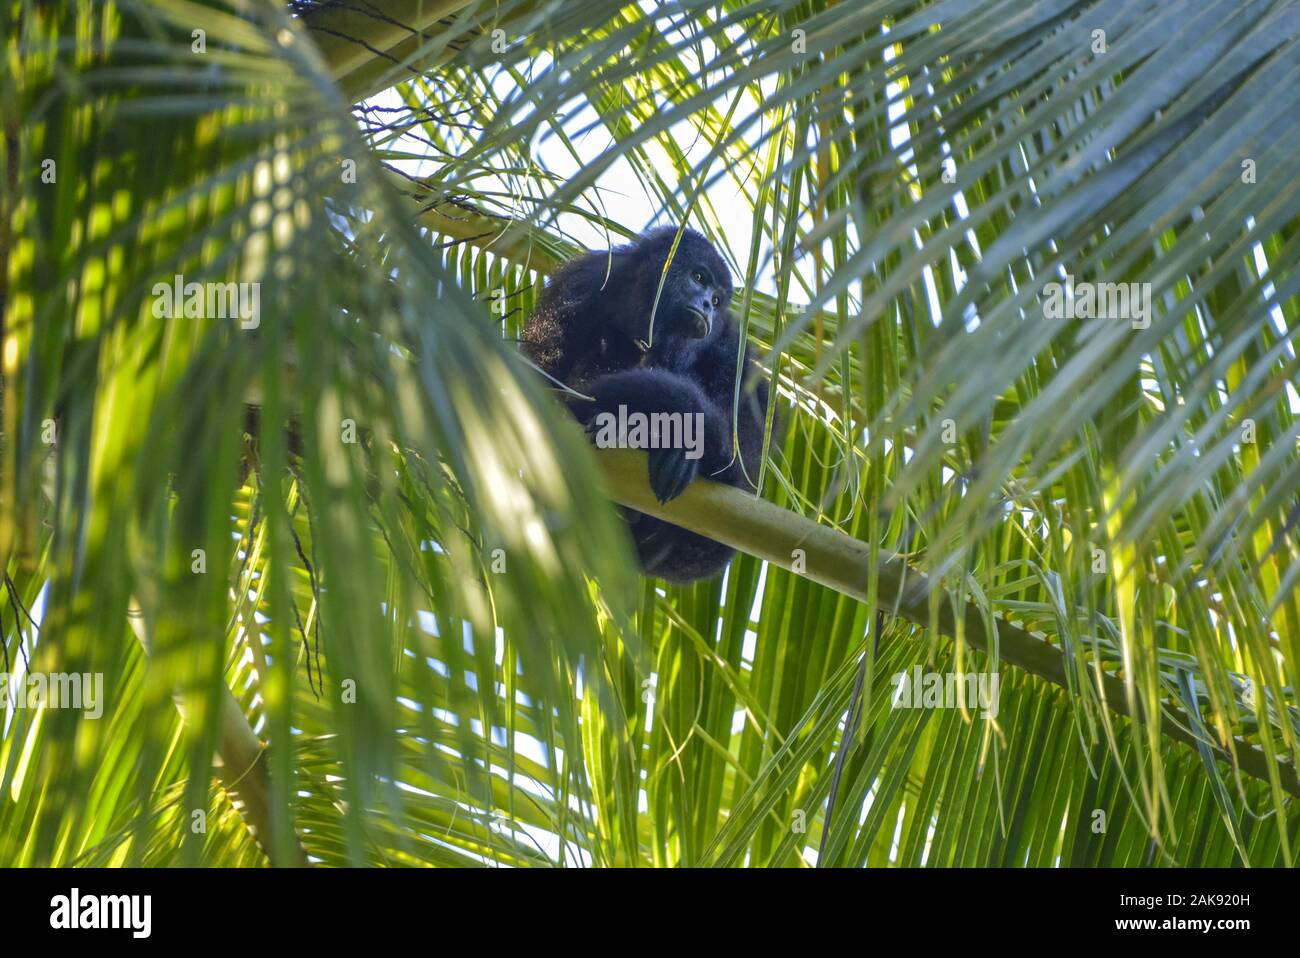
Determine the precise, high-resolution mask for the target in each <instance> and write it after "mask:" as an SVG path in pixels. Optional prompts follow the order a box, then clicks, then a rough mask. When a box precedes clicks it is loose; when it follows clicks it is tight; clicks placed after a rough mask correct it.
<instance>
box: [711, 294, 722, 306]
mask: <svg viewBox="0 0 1300 958" xmlns="http://www.w3.org/2000/svg"><path fill="white" fill-rule="evenodd" d="M720 302H722V300H720V299H719V298H718V297H717V296H716V295H715V296H714V297H713V305H714V306H715V307H716V306H717V305H718V303H720Z"/></svg>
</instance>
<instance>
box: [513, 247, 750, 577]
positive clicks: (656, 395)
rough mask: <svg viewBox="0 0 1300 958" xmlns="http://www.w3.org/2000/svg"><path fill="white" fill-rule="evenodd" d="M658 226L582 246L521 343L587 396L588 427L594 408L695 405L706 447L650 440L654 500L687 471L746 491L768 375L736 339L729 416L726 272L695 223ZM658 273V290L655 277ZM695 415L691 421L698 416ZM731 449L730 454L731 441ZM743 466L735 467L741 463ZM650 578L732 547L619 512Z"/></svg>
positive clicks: (731, 344)
mask: <svg viewBox="0 0 1300 958" xmlns="http://www.w3.org/2000/svg"><path fill="white" fill-rule="evenodd" d="M676 235H677V230H676V228H675V227H665V228H662V229H657V230H654V231H652V232H651V233H649V234H647V235H646V236H645V237H644V238H642V239H641V240H640V242H637V243H633V244H630V245H628V246H620V247H617V248H615V249H613V250H610V251H609V252H608V253H588V254H587V255H585V256H582V257H579V258H578V259H576V260H573V261H572V262H570V263H568V264H567V265H565V266H564V267H563V268H561V269H560V270H559V271H558V272H557V273H556V274H555V276H554V277H553V278H552V280H551V282H550V284H549V285H548V286H547V288H546V291H545V292H544V293H543V294H542V298H541V302H540V304H539V305H538V307H537V310H536V311H535V312H534V313H533V316H532V318H531V319H530V321H529V323H528V325H527V327H526V329H525V331H524V335H523V342H524V350H525V353H526V354H527V355H528V357H529V358H530V359H532V361H533V362H534V363H536V364H537V365H538V367H540V368H541V369H542V370H543V371H544V372H545V373H547V374H548V375H549V376H551V377H553V378H554V379H556V380H558V381H559V382H562V383H564V384H565V385H567V386H569V387H570V388H571V389H573V390H575V391H577V392H579V393H583V394H584V395H586V396H591V397H593V399H594V401H591V400H586V399H569V400H568V403H569V407H570V408H571V409H572V410H573V413H574V415H575V416H577V418H578V420H579V421H580V422H582V423H583V424H584V425H586V426H587V427H588V431H589V432H592V433H593V435H594V434H595V430H594V428H593V426H594V424H595V423H596V421H597V419H598V417H599V415H600V414H601V413H608V414H610V415H612V416H615V417H616V416H618V414H619V407H620V406H624V407H626V411H627V412H628V413H641V414H643V415H644V416H650V415H652V414H655V413H685V414H692V413H700V414H702V416H703V426H704V435H703V448H702V449H699V448H696V449H695V450H694V451H693V452H692V454H691V455H692V456H697V458H692V457H691V456H688V454H687V450H686V449H684V448H651V449H649V478H650V487H651V489H653V490H654V493H655V496H656V498H658V500H659V501H660V502H668V501H669V500H670V499H673V498H675V497H676V496H679V495H681V493H682V492H683V491H684V490H685V489H686V486H687V485H688V484H689V483H690V482H691V480H692V479H694V478H695V477H696V476H703V477H704V478H706V479H712V480H714V481H716V482H725V483H727V484H728V485H731V486H736V487H737V488H741V489H753V488H754V486H753V483H754V482H755V481H756V480H757V478H758V474H759V464H760V458H761V456H762V449H763V426H764V420H765V417H766V415H767V402H768V390H767V383H766V381H765V380H764V379H763V378H762V376H761V375H760V374H759V373H758V372H757V365H756V363H754V361H753V357H752V354H751V350H750V349H749V347H748V346H747V345H746V346H744V362H743V364H742V365H741V366H740V368H741V369H742V370H743V375H744V382H742V384H741V389H740V393H739V403H740V409H739V413H738V415H736V416H735V417H734V422H735V424H736V426H737V427H738V428H737V433H738V435H737V439H738V442H737V443H735V444H734V445H733V443H732V424H733V415H732V414H733V410H734V404H735V402H736V389H735V384H736V370H737V359H738V358H739V356H740V352H741V348H742V344H741V342H740V334H739V332H738V330H737V329H736V325H735V323H734V321H733V320H732V318H731V314H730V312H729V311H728V309H727V305H728V303H729V302H730V300H731V294H732V286H731V272H730V271H729V270H728V269H727V264H726V263H725V262H724V261H723V259H722V257H721V256H719V255H718V253H717V251H716V250H715V249H714V248H713V246H712V245H711V244H710V243H709V241H708V240H706V239H705V238H704V237H703V236H701V235H700V234H699V233H696V232H695V231H694V230H686V231H685V232H684V233H683V234H682V238H681V241H680V243H679V244H678V246H677V250H676V252H675V253H673V257H672V263H671V265H670V266H669V268H668V273H667V275H666V276H665V275H664V263H665V262H666V261H667V260H668V255H669V251H670V250H671V249H672V246H673V241H674V239H675V238H676ZM661 280H662V289H661V288H660V283H661ZM696 421H698V420H696ZM736 447H738V448H739V456H737V455H736V453H735V451H734V450H735V448H736ZM742 463H743V465H742ZM624 513H625V515H626V517H627V520H628V526H629V528H630V530H631V532H632V538H633V539H634V540H635V542H636V549H637V556H638V558H639V559H640V562H641V567H642V569H643V570H644V571H645V573H646V574H647V575H653V576H659V577H660V578H663V579H667V580H668V581H670V582H691V581H694V580H696V579H701V578H705V577H707V576H712V575H715V574H717V573H718V572H720V571H721V570H722V569H723V568H724V567H725V566H726V564H727V562H728V561H729V560H730V558H731V555H732V551H733V550H732V549H731V548H730V547H728V546H724V545H722V544H721V543H718V542H714V541H713V540H711V539H707V538H705V537H703V536H700V535H697V534H695V533H693V532H689V531H687V530H685V529H682V528H680V527H679V526H674V525H671V524H669V523H667V522H664V521H662V520H660V519H655V518H653V517H652V516H647V515H644V514H642V513H638V512H634V511H632V510H630V509H628V510H624Z"/></svg>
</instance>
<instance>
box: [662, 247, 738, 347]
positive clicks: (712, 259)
mask: <svg viewBox="0 0 1300 958" xmlns="http://www.w3.org/2000/svg"><path fill="white" fill-rule="evenodd" d="M665 255H666V251H665ZM662 263H663V260H662V259H659V264H660V267H659V270H657V271H656V272H659V271H661V270H662ZM654 278H655V281H656V285H657V281H658V276H655V277H654ZM730 301H731V273H730V270H728V269H727V265H726V263H724V262H723V260H722V257H720V256H719V255H718V254H717V253H716V252H714V249H713V247H712V246H711V245H709V243H708V242H707V241H706V240H705V239H704V238H703V237H701V236H699V235H698V234H688V235H686V236H683V237H682V242H681V244H680V245H679V246H678V249H677V253H676V255H674V256H673V261H672V265H671V266H670V267H669V269H668V275H667V277H665V278H664V286H663V292H662V293H661V294H660V297H659V305H658V307H657V308H656V309H655V329H654V338H655V339H656V340H658V339H659V338H660V337H661V336H663V337H666V338H671V339H685V340H693V339H704V338H706V337H708V335H709V334H710V333H712V332H713V330H714V329H715V328H716V327H717V326H718V324H719V322H720V320H721V317H722V314H723V313H725V312H726V310H727V304H728V303H729V302H730Z"/></svg>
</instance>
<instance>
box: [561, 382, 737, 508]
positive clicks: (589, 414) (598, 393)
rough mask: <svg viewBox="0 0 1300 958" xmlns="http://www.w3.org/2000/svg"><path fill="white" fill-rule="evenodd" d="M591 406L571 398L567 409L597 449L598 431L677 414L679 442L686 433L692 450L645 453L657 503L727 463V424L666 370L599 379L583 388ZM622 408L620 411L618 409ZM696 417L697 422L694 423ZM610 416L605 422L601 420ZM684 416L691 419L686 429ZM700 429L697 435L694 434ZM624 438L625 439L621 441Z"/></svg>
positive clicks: (690, 385) (699, 393) (699, 392)
mask: <svg viewBox="0 0 1300 958" xmlns="http://www.w3.org/2000/svg"><path fill="white" fill-rule="evenodd" d="M588 392H589V393H590V394H591V395H592V397H593V401H586V400H579V399H573V400H570V401H569V407H570V408H571V409H572V410H573V412H574V415H575V416H576V417H577V418H578V421H579V422H581V423H583V424H584V425H585V426H586V427H587V432H588V433H589V434H590V435H591V436H592V438H593V439H594V440H595V441H596V444H597V445H601V444H602V426H608V425H609V424H613V423H617V422H619V421H620V417H627V416H631V415H632V414H634V413H640V414H642V415H645V416H647V417H649V416H653V415H655V414H659V413H668V414H679V415H680V416H681V417H683V418H682V419H680V420H679V422H680V424H681V429H682V431H681V432H680V433H679V437H682V438H684V437H685V436H686V435H687V433H686V432H685V430H686V429H687V428H689V429H691V432H690V433H689V435H690V436H691V438H692V446H693V448H687V447H686V446H685V445H684V444H682V443H677V444H676V445H668V446H666V445H665V444H664V443H663V442H662V441H661V442H660V444H659V448H650V449H649V450H648V452H649V472H650V486H651V488H652V489H653V490H654V492H655V495H656V496H657V497H658V498H659V501H660V502H668V501H669V500H671V499H674V498H676V497H677V496H679V495H681V493H682V491H683V490H684V489H685V488H686V487H687V485H689V484H690V482H691V480H692V479H694V478H695V477H696V476H697V475H699V474H701V473H703V474H704V475H708V476H711V477H712V476H713V474H714V473H717V472H720V471H722V470H725V469H726V468H728V463H729V462H730V460H731V420H730V417H729V416H727V415H725V414H724V412H723V410H722V409H721V408H719V407H718V405H717V404H716V403H714V402H713V401H712V400H711V399H710V398H709V397H708V395H707V394H706V393H705V391H704V390H703V389H702V388H700V386H699V385H698V384H696V383H695V382H693V381H691V380H690V379H688V378H686V377H685V376H682V375H679V374H678V373H674V372H670V371H668V370H666V369H657V368H654V367H638V368H636V369H628V370H624V371H622V372H617V373H612V374H610V375H608V376H602V377H601V378H600V379H597V380H596V381H595V382H594V383H592V384H591V386H590V387H588ZM620 407H621V408H620ZM697 416H698V418H696V417H697ZM606 417H609V418H606ZM685 417H691V420H690V422H689V424H688V423H687V421H686V418H685ZM697 424H698V425H699V426H700V427H701V428H702V435H701V434H700V431H699V430H697V429H696V426H697ZM624 438H626V437H624Z"/></svg>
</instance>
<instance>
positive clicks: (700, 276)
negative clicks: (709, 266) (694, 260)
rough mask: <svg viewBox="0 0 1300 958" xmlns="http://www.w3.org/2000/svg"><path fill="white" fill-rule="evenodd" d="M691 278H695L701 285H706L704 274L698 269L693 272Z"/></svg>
mask: <svg viewBox="0 0 1300 958" xmlns="http://www.w3.org/2000/svg"><path fill="white" fill-rule="evenodd" d="M691 279H693V280H695V282H697V283H699V284H700V285H701V286H703V285H704V274H703V273H701V272H700V271H699V270H698V269H697V270H696V271H695V272H693V273H691Z"/></svg>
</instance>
